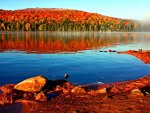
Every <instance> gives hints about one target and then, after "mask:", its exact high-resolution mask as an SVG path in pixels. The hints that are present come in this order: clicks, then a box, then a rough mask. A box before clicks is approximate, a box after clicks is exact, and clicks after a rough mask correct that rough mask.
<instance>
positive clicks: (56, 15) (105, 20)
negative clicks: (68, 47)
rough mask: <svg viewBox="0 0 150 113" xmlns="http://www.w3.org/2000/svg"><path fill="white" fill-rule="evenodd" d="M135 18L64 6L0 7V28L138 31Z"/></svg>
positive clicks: (13, 29)
mask: <svg viewBox="0 0 150 113" xmlns="http://www.w3.org/2000/svg"><path fill="white" fill-rule="evenodd" d="M138 27H139V25H138V23H137V22H136V21H133V20H128V19H121V18H114V17H109V16H104V15H101V14H96V13H90V12H84V11H79V10H70V9H61V8H28V9H21V10H14V11H11V10H3V9H1V10H0V30H4V31H6V30H8V31H15V30H23V31H38V30H39V31H135V30H137V29H138Z"/></svg>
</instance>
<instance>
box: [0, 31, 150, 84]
mask: <svg viewBox="0 0 150 113" xmlns="http://www.w3.org/2000/svg"><path fill="white" fill-rule="evenodd" d="M2 34H3V37H2ZM8 34H9V35H8ZM20 34H21V35H20V38H22V37H21V36H23V35H24V33H20ZM29 34H30V33H29ZM31 34H32V33H31ZM46 34H47V35H48V36H47V35H46V36H47V37H45V38H51V37H50V36H51V35H50V34H49V33H46ZM56 34H57V33H56ZM125 34H126V33H125ZM11 35H13V40H15V36H17V35H16V33H1V34H0V36H1V37H0V40H1V41H0V44H1V45H3V44H4V43H6V44H4V46H2V47H1V46H0V47H1V48H0V49H1V52H0V85H2V84H6V83H18V82H20V81H21V80H24V79H26V78H28V77H32V76H35V75H44V76H46V77H47V78H48V79H52V80H55V79H63V75H64V74H65V73H67V74H69V75H70V77H69V78H68V81H70V82H73V83H75V84H87V83H88V84H89V83H95V82H103V83H112V82H117V81H125V80H133V79H137V78H140V77H143V76H145V75H147V74H150V65H149V64H144V63H143V62H142V61H141V60H139V59H137V58H135V57H134V56H131V55H121V54H117V53H103V52H99V50H109V49H112V48H113V49H115V50H119V51H121V50H128V49H134V48H135V49H139V48H142V49H150V45H149V41H150V35H149V34H148V33H146V36H145V34H144V36H143V35H142V37H141V34H136V37H130V36H129V35H127V37H128V38H127V39H128V41H125V42H124V41H123V42H122V41H120V42H118V41H114V43H113V44H107V45H103V46H101V45H100V46H98V47H97V46H96V47H95V44H94V43H96V42H94V41H93V40H92V43H91V44H93V46H91V48H87V49H85V50H79V51H72V52H70V51H69V52H68V50H66V51H64V50H63V51H61V50H60V51H61V52H58V51H56V52H55V51H54V50H48V51H53V52H52V53H49V52H48V51H47V53H46V51H44V53H41V52H40V53H39V52H38V51H35V50H34V47H33V48H32V50H33V51H32V50H30V51H29V50H26V49H21V50H19V49H17V48H14V47H15V46H12V47H13V48H11V46H10V45H9V46H8V47H6V46H7V44H8V42H9V40H10V39H11V37H8V36H11ZM37 35H38V34H37ZM70 35H71V33H70V34H69V37H70ZM108 35H109V37H108V36H107V35H106V38H108V40H107V41H105V40H102V42H101V43H103V41H105V42H107V43H111V42H112V40H113V38H114V39H116V38H115V36H116V34H115V35H114V34H108ZM31 36H32V35H31ZM31 36H29V38H32V37H31ZM44 36H45V35H43V37H44ZM75 36H76V35H74V37H75ZM77 36H78V37H77V38H79V36H80V35H77ZM92 36H93V35H92ZM92 36H90V37H89V35H88V36H87V40H90V39H92V38H93V37H92ZM96 36H97V37H96V38H98V39H100V40H101V39H102V38H103V39H105V36H104V35H102V36H103V37H101V34H96ZM63 37H64V35H63ZM66 37H68V36H65V40H66ZM52 38H54V37H52ZM56 38H62V37H61V35H60V34H59V36H58V34H57V37H56ZM81 38H86V35H85V37H81ZM125 38H126V37H124V36H122V33H121V35H119V37H117V39H120V40H124V39H125ZM134 38H136V39H135V40H134ZM5 39H7V40H5ZM21 40H23V39H21ZM53 40H55V39H53ZM62 40H63V38H62ZM69 40H71V39H69ZM73 40H75V38H73ZM141 40H142V41H141ZM32 41H33V42H32ZM32 41H31V42H30V43H35V40H32ZM39 41H41V40H39ZM109 41H111V42H109ZM79 42H81V41H79ZM21 43H24V42H21ZM65 43H66V44H68V43H67V42H65ZM46 44H47V43H45V46H47V45H46ZM6 48H7V49H6Z"/></svg>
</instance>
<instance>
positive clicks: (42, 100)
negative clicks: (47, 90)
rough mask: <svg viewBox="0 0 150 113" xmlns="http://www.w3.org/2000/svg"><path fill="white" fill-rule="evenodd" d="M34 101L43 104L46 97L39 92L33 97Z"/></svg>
mask: <svg viewBox="0 0 150 113" xmlns="http://www.w3.org/2000/svg"><path fill="white" fill-rule="evenodd" d="M35 100H36V101H40V102H45V101H47V97H46V95H44V93H43V92H40V93H38V94H37V95H36V96H35Z"/></svg>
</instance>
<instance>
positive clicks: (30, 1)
mask: <svg viewBox="0 0 150 113" xmlns="http://www.w3.org/2000/svg"><path fill="white" fill-rule="evenodd" d="M37 7H38V8H65V9H77V10H83V11H87V12H94V13H99V14H103V15H107V16H112V17H119V18H125V19H138V20H143V19H146V20H148V19H150V0H0V9H7V10H16V9H24V8H37Z"/></svg>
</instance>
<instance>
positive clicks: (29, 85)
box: [14, 75, 47, 92]
mask: <svg viewBox="0 0 150 113" xmlns="http://www.w3.org/2000/svg"><path fill="white" fill-rule="evenodd" d="M46 83H47V79H46V78H45V77H44V76H41V75H40V76H36V77H32V78H28V79H26V80H24V81H22V82H20V83H18V84H16V85H15V86H14V89H15V90H19V91H24V92H39V91H41V90H42V88H43V87H44V86H45V85H46Z"/></svg>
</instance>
